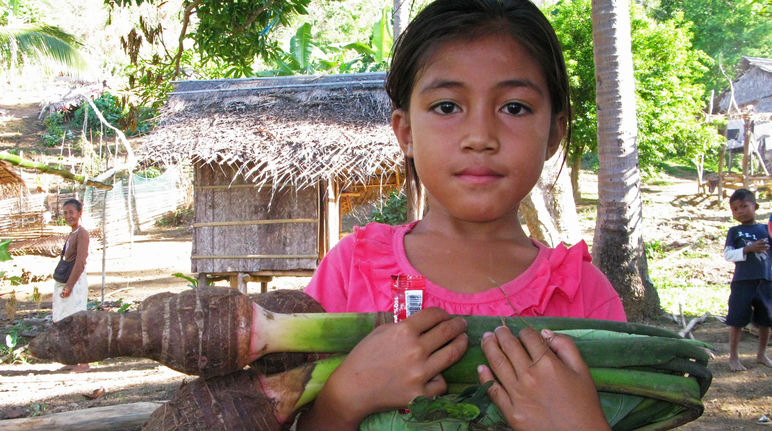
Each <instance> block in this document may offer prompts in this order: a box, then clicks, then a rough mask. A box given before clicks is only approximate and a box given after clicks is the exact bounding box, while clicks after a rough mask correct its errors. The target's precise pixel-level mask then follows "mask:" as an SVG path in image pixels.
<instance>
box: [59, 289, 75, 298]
mask: <svg viewBox="0 0 772 431" xmlns="http://www.w3.org/2000/svg"><path fill="white" fill-rule="evenodd" d="M71 293H72V287H69V286H64V287H63V288H62V293H61V294H59V296H61V297H62V298H66V297H68V296H70V294H71Z"/></svg>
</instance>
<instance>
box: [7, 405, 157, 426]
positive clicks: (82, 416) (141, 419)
mask: <svg viewBox="0 0 772 431" xmlns="http://www.w3.org/2000/svg"><path fill="white" fill-rule="evenodd" d="M164 403H165V402H164V401H156V402H139V403H130V404H118V405H114V406H104V407H93V408H90V409H83V410H73V411H69V412H61V413H53V414H50V415H45V416H36V417H32V418H20V419H6V420H3V421H0V429H2V430H3V431H33V430H34V431H48V430H50V431H101V430H118V429H127V428H131V427H139V426H142V424H144V423H145V422H146V421H147V420H148V418H149V417H150V415H152V414H153V412H154V411H155V410H157V409H158V408H159V407H161V406H162V405H163V404H164Z"/></svg>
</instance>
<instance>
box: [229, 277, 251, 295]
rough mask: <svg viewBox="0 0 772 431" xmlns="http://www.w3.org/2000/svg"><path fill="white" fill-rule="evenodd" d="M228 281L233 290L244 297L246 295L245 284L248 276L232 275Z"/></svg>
mask: <svg viewBox="0 0 772 431" xmlns="http://www.w3.org/2000/svg"><path fill="white" fill-rule="evenodd" d="M229 281H230V283H231V287H232V288H233V289H236V290H238V291H239V292H240V293H243V294H244V295H246V294H247V282H248V281H249V274H245V273H243V272H239V273H238V274H233V275H231V276H230V277H229Z"/></svg>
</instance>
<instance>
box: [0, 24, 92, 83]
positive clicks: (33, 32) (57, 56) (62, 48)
mask: <svg viewBox="0 0 772 431" xmlns="http://www.w3.org/2000/svg"><path fill="white" fill-rule="evenodd" d="M12 40H14V41H15V42H16V46H17V47H18V50H19V55H21V56H24V57H25V58H29V59H34V60H36V61H38V62H39V63H40V64H41V65H42V66H44V67H46V68H49V69H61V68H62V67H64V68H65V69H67V70H70V71H76V72H82V71H85V70H86V69H87V62H86V60H85V58H84V57H83V55H82V54H81V51H80V47H82V44H81V43H80V42H79V41H78V40H77V39H76V38H75V36H73V35H71V34H69V33H67V32H65V31H64V30H62V29H60V28H58V27H55V26H50V25H38V24H16V25H8V26H2V27H0V45H2V49H0V55H2V60H3V61H4V62H7V61H8V58H9V57H8V56H9V55H10V45H11V43H12ZM57 66H58V67H57Z"/></svg>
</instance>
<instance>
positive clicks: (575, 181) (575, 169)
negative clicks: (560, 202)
mask: <svg viewBox="0 0 772 431" xmlns="http://www.w3.org/2000/svg"><path fill="white" fill-rule="evenodd" d="M581 169H582V158H581V157H577V158H576V159H574V160H573V161H572V163H571V189H572V190H573V192H574V203H576V202H580V201H581V200H582V190H581V189H580V188H579V171H580V170H581Z"/></svg>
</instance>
